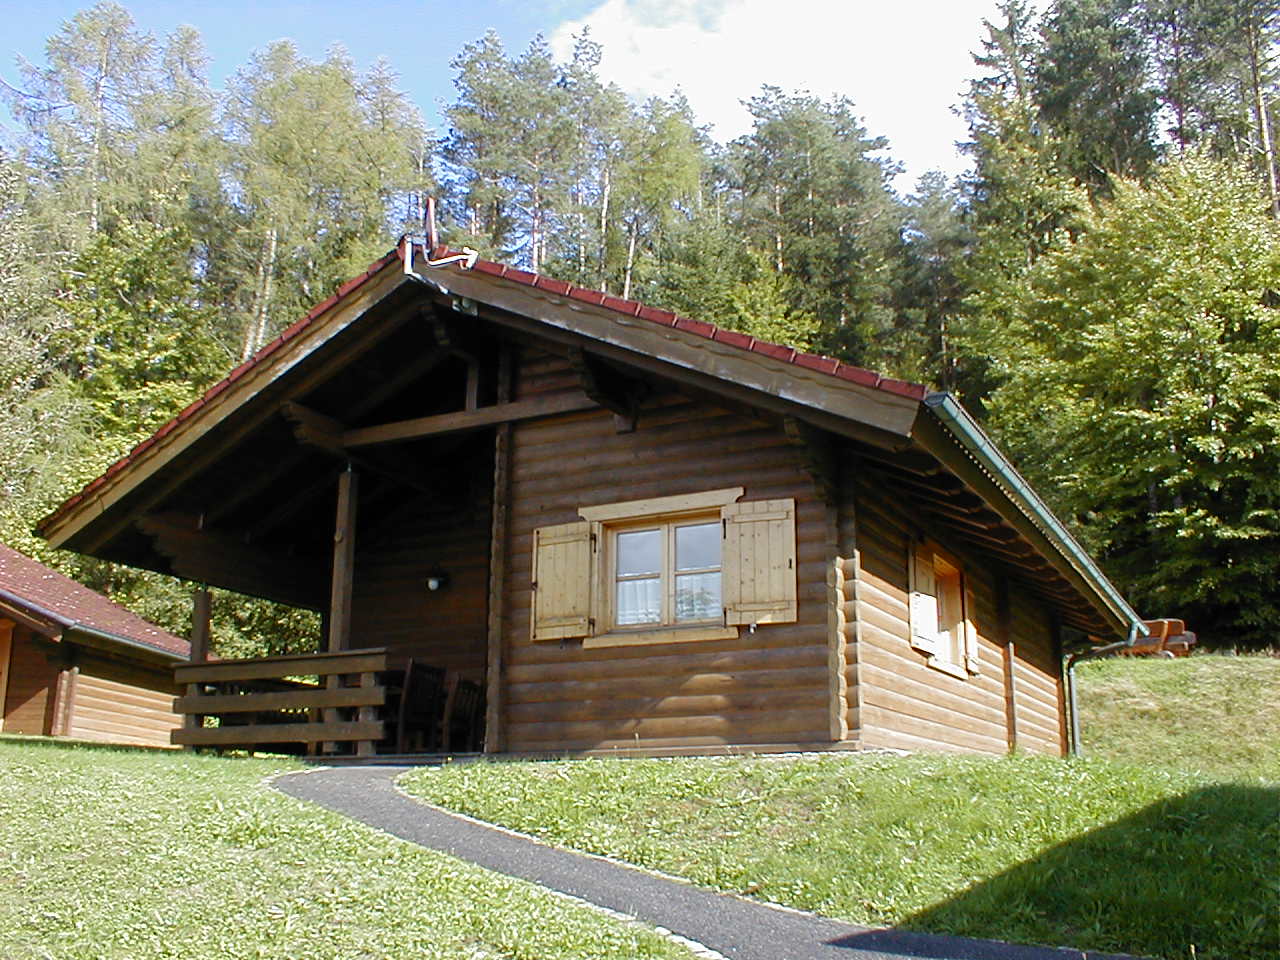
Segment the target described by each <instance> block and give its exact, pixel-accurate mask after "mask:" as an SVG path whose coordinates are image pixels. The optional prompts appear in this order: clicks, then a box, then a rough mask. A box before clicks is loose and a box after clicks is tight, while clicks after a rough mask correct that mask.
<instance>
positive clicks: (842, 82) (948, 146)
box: [0, 0, 995, 192]
mask: <svg viewBox="0 0 1280 960" xmlns="http://www.w3.org/2000/svg"><path fill="white" fill-rule="evenodd" d="M88 5H89V4H76V3H64V2H61V0H44V2H28V3H15V2H13V0H0V15H2V16H3V23H4V25H5V30H4V38H3V40H0V76H2V77H3V78H4V79H5V80H7V81H9V82H11V83H13V82H16V81H17V79H18V71H17V69H16V67H15V65H14V62H15V58H16V57H17V56H18V55H23V56H25V57H27V58H28V59H30V60H33V61H39V60H41V59H42V58H43V53H44V42H45V40H46V38H47V37H48V36H50V35H51V34H53V33H56V32H57V31H58V29H59V28H60V26H61V24H62V22H63V21H64V20H66V19H68V18H69V17H71V16H72V15H73V14H74V13H75V12H76V11H77V10H79V9H83V8H84V7H85V6H88ZM124 6H125V7H127V9H128V10H129V11H130V13H131V14H132V15H133V17H134V20H135V21H136V22H137V23H138V25H139V26H140V27H141V28H142V29H143V30H147V31H150V32H152V33H153V34H156V35H157V36H163V35H164V34H167V33H168V32H170V31H171V30H173V29H174V28H175V27H176V26H178V25H179V24H183V23H189V24H191V25H192V26H194V27H195V28H196V29H197V30H199V32H200V34H201V36H202V37H203V38H204V41H205V44H206V46H207V48H208V51H209V54H210V56H211V57H212V64H211V70H210V73H211V78H212V80H213V82H214V84H215V86H220V85H221V83H222V81H223V80H224V79H225V78H226V77H227V76H228V75H229V74H231V73H233V72H234V71H235V70H236V69H237V68H238V67H239V66H240V65H242V64H243V63H245V62H246V61H247V60H248V58H249V55H250V53H251V52H252V51H253V50H255V49H258V48H260V47H262V46H265V45H266V44H268V43H270V42H271V41H273V40H277V39H281V38H284V37H288V38H291V39H293V40H294V41H295V42H296V43H297V44H298V46H299V48H300V49H301V50H302V52H303V53H304V54H306V55H307V56H310V57H313V58H314V57H320V56H323V54H324V53H325V51H326V50H328V49H329V47H330V46H332V45H333V44H334V43H339V42H340V43H341V44H343V45H344V46H345V47H346V49H347V51H348V52H349V53H350V54H351V56H352V58H353V59H354V60H355V62H356V64H357V65H358V66H359V67H360V68H362V69H363V68H366V67H367V66H368V65H369V64H370V63H372V62H373V61H374V59H376V58H377V57H378V56H384V57H386V59H387V60H388V61H389V62H390V64H391V66H392V67H393V68H394V69H395V70H396V71H397V72H398V73H399V74H400V76H401V80H402V84H403V86H404V88H405V89H406V90H407V91H408V92H409V94H410V95H411V96H412V97H413V99H414V100H415V102H416V103H417V104H418V105H419V106H420V107H421V108H422V110H423V113H424V115H425V116H426V118H427V121H428V122H429V123H430V124H432V125H433V126H434V127H436V128H437V129H438V128H439V125H440V115H439V105H440V104H441V103H442V102H445V103H447V102H448V101H449V100H450V99H451V98H452V94H453V87H452V78H453V73H452V71H451V70H450V68H449V61H450V60H451V59H453V57H454V56H455V55H456V54H457V53H458V51H459V50H461V48H462V46H463V45H464V44H465V43H468V42H470V41H472V40H475V39H476V38H478V37H479V36H481V35H482V34H483V33H484V32H485V31H486V30H487V29H489V28H494V29H496V30H497V31H498V32H499V34H500V35H501V37H502V39H503V42H504V43H505V44H506V45H507V48H508V49H509V50H519V49H521V48H523V47H524V46H525V45H526V44H527V43H528V42H529V40H530V39H531V38H532V37H533V36H534V35H535V34H537V33H542V34H543V35H544V36H546V37H547V38H548V39H549V40H550V41H551V43H552V46H553V49H555V50H556V51H557V52H558V53H560V54H561V55H567V53H568V51H569V49H570V43H571V36H572V35H573V34H574V33H576V32H578V30H580V29H581V27H582V26H583V25H590V27H591V30H592V34H593V36H594V37H595V38H596V39H597V40H599V41H601V42H603V44H604V47H605V59H604V62H603V64H602V68H601V72H602V73H603V74H604V75H605V76H606V77H607V78H609V79H613V80H616V81H617V82H618V83H619V84H620V85H621V86H622V87H623V88H624V89H626V90H627V91H628V92H630V93H632V94H633V95H635V96H644V95H648V94H659V95H666V94H669V93H670V92H671V91H672V90H673V89H674V88H675V87H677V86H678V87H680V88H681V89H682V90H683V91H684V92H685V94H686V95H687V96H688V97H689V100H690V102H691V103H692V105H693V107H694V110H695V112H696V113H697V115H698V118H699V120H700V121H702V122H704V123H709V124H711V125H712V127H713V133H714V134H715V135H716V137H717V139H721V140H724V139H729V138H732V137H734V136H737V135H739V134H741V133H742V132H744V130H745V129H746V126H747V116H746V113H745V111H744V110H743V109H742V107H741V104H740V101H742V100H744V99H746V98H748V97H750V96H752V95H753V94H755V93H756V92H757V91H758V90H759V88H760V85H761V84H764V83H770V84H775V85H777V86H781V87H782V88H783V89H785V90H788V91H790V90H798V89H805V90H809V91H811V92H813V93H815V94H817V95H820V96H824V97H825V96H830V95H832V94H835V93H840V94H843V95H845V96H848V97H849V98H850V99H851V100H852V101H853V102H854V105H855V109H856V110H857V111H858V112H859V113H860V114H861V115H863V117H864V118H865V121H866V124H867V127H868V129H869V130H870V132H871V133H872V134H876V135H881V136H887V137H888V138H889V140H890V145H891V146H890V151H889V152H890V155H891V156H892V157H893V158H894V159H896V160H899V161H901V162H903V163H905V164H906V166H907V168H908V169H907V172H906V174H904V175H903V176H902V177H900V178H899V179H898V181H897V186H898V189H899V190H900V191H903V192H909V191H910V189H911V187H912V185H913V183H914V181H915V179H916V178H917V177H918V176H919V175H920V174H921V173H923V172H924V171H925V170H928V169H931V168H939V169H942V170H944V171H945V172H947V173H951V174H954V173H957V172H959V171H960V170H962V169H963V168H964V166H965V161H964V160H963V158H962V157H961V156H960V155H959V154H958V153H957V152H956V151H955V149H954V141H956V140H957V139H961V138H963V136H964V133H965V131H964V127H963V125H962V124H961V123H960V122H959V120H958V119H957V118H955V117H954V116H953V115H952V113H951V107H952V106H953V105H954V104H956V103H958V102H959V100H960V96H961V92H962V90H963V88H964V83H965V80H966V79H967V78H968V77H969V76H970V75H972V73H973V67H972V62H971V60H970V58H969V52H970V51H971V50H973V49H975V48H976V47H977V45H978V42H979V39H980V37H981V36H982V33H983V31H982V24H981V21H982V18H983V17H994V16H995V0H898V2H897V3H885V2H884V0H781V2H780V0H470V2H457V0H455V2H451V3H445V2H441V0H426V2H421V0H420V2H404V0H385V2H381V3H376V4H370V5H367V6H361V5H358V4H355V3H351V2H343V3H337V2H322V3H301V2H291V3H284V2H279V0H257V2H246V0H222V2H218V3H210V2H202V0H192V2H187V3H181V4H176V3H164V2H157V0H134V2H125V3H124Z"/></svg>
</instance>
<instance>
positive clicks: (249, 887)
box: [0, 740, 691, 960]
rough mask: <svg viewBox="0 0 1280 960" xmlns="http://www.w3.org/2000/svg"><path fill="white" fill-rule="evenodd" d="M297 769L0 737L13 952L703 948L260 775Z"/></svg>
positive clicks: (466, 954)
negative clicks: (371, 823)
mask: <svg viewBox="0 0 1280 960" xmlns="http://www.w3.org/2000/svg"><path fill="white" fill-rule="evenodd" d="M292 769H296V766H295V765H293V764H291V763H289V762H287V761H264V760H243V759H242V760H236V759H219V758H215V757H200V756H192V755H188V754H171V753H159V752H142V751H114V750H108V749H94V748H83V747H82V748H75V747H68V746H55V745H51V744H47V743H38V742H35V743H22V742H18V741H14V740H0V835H2V836H3V838H4V842H3V844H0V956H3V957H4V960H27V958H33V960H34V958H42V960H43V958H52V957H56V958H58V960H75V958H94V960H99V958H118V960H125V958H128V960H149V958H165V960H177V958H200V960H206V958H213V957H235V958H240V957H256V958H281V960H286V958H287V960H311V958H335V960H337V958H341V960H365V958H368V960H373V958H384V957H390V958H397V960H398V958H409V957H412V958H414V960H417V958H445V957H447V958H451V960H453V958H470V960H481V958H492V957H502V958H560V957H582V958H586V957H591V958H598V957H667V958H675V957H683V958H687V957H690V956H691V954H689V953H688V952H687V951H685V950H684V949H683V948H680V947H677V946H676V945H674V944H672V943H670V942H668V941H666V940H663V939H661V938H659V937H658V936H657V935H656V934H653V933H651V932H649V931H647V930H644V929H642V928H640V927H638V926H633V925H627V924H623V923H619V922H616V921H614V920H611V919H609V918H607V917H604V916H601V915H600V914H597V913H595V912H594V911H591V910H589V909H587V908H585V907H582V906H578V905H575V904H573V903H570V902H568V901H566V900H563V899H561V898H558V897H556V896H554V895H552V894H550V893H547V892H545V891H542V890H540V889H538V888H536V887H534V886H532V885H530V884H527V883H524V882H521V881H517V880H508V879H505V878H502V877H499V876H496V875H494V874H490V873H486V872H485V871H482V870H480V869H478V868H474V867H470V866H468V865H465V864H463V863H461V862H459V861H457V860H454V859H452V858H450V857H447V856H444V855H442V854H436V853H433V852H430V851H425V850H421V849H418V848H416V847H413V846H411V845H409V844H406V843H403V842H400V841H398V840H395V839H393V838H391V837H388V836H385V835H383V834H380V833H378V832H376V831H374V830H371V829H369V828H367V827H365V826H362V825H360V824H356V823H353V822H351V821H349V820H346V819H345V818H343V817H340V816H338V815H336V814H330V813H327V812H325V811H322V810H319V809H317V808H314V807H311V806H309V805H306V804H304V803H302V802H300V801H296V800H293V799H291V798H289V797H286V796H283V795H282V794H279V793H277V792H276V791H274V790H271V789H270V788H269V787H268V786H266V785H265V784H264V778H266V777H268V776H270V775H272V774H276V773H281V772H284V771H288V770H292Z"/></svg>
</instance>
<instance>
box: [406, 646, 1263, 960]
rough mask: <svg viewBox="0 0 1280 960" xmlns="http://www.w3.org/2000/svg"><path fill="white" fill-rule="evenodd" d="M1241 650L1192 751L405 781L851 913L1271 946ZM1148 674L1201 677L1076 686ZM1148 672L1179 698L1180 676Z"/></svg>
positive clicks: (447, 775)
mask: <svg viewBox="0 0 1280 960" xmlns="http://www.w3.org/2000/svg"><path fill="white" fill-rule="evenodd" d="M1205 659H1206V660H1207V659H1208V658H1205ZM1185 663H1190V664H1191V668H1190V669H1189V670H1186V668H1184V667H1183V666H1182V665H1183V664H1185ZM1241 663H1250V664H1253V665H1254V667H1253V672H1252V673H1250V668H1249V667H1247V666H1246V667H1245V668H1243V670H1242V671H1241V672H1231V673H1229V674H1228V676H1227V678H1226V679H1225V680H1221V681H1220V679H1219V678H1214V679H1213V680H1212V681H1205V682H1212V684H1213V685H1214V688H1215V689H1217V688H1218V687H1231V688H1232V690H1233V692H1232V693H1231V694H1230V696H1231V697H1232V698H1234V697H1235V696H1236V695H1237V694H1239V696H1240V698H1241V699H1240V701H1239V702H1238V703H1237V702H1236V701H1235V700H1234V699H1229V700H1228V701H1227V702H1229V703H1232V704H1235V706H1233V707H1232V708H1231V709H1233V710H1235V709H1236V708H1237V707H1238V709H1239V713H1240V714H1243V715H1237V716H1235V717H1225V718H1219V717H1218V716H1217V713H1216V712H1215V711H1212V710H1208V711H1206V713H1207V714H1209V715H1210V716H1212V717H1213V718H1214V724H1215V725H1214V728H1213V729H1214V730H1215V731H1217V732H1216V733H1214V734H1213V735H1212V736H1210V735H1208V734H1205V733H1204V732H1203V731H1196V732H1194V733H1190V734H1188V735H1187V737H1190V739H1191V740H1193V741H1194V746H1192V747H1189V748H1188V749H1187V750H1186V751H1185V753H1184V752H1182V751H1180V750H1179V749H1178V746H1177V745H1178V744H1180V743H1181V742H1182V741H1183V740H1184V739H1186V737H1179V736H1177V735H1175V734H1170V735H1169V739H1168V740H1157V741H1154V742H1152V748H1151V749H1150V750H1148V751H1146V752H1145V753H1143V754H1142V759H1143V762H1141V763H1137V762H1122V761H1119V760H1111V759H1108V758H1106V757H1102V756H1093V757H1088V758H1085V759H1083V760H1079V761H1062V760H1058V759H1055V758H1041V757H1025V756H1023V757H999V758H980V757H958V756H923V755H921V756H912V757H896V756H888V755H882V754H879V755H878V754H865V755H856V754H855V755H829V756H808V757H791V758H769V757H759V758H751V757H735V758H718V759H710V758H707V759H695V758H682V759H668V760H651V761H637V760H608V759H601V760H579V761H564V762H555V763H500V764H471V765H464V764H460V765H455V766H451V767H445V768H441V769H434V770H433V769H424V770H421V771H415V772H414V773H412V774H410V775H409V776H408V777H407V778H405V780H404V785H405V786H406V787H407V788H408V789H409V790H410V791H411V792H413V793H415V794H416V795H418V796H421V797H423V798H425V799H427V800H430V801H432V802H436V803H439V804H441V805H442V806H446V807H449V808H451V809H456V810H461V811H463V812H466V813H469V814H471V815H473V816H476V817H479V818H481V819H485V820H490V821H494V822H497V823H501V824H504V825H506V826H509V827H513V828H515V829H518V830H522V831H525V832H528V833H531V834H534V835H537V836H540V837H543V838H546V839H548V840H551V841H554V842H556V843H560V844H562V845H565V846H570V847H575V848H577V849H581V850H587V851H591V852H594V853H601V854H607V855H610V856H614V857H618V858H620V859H623V860H626V861H629V862H632V863H637V864H641V865H644V866H648V867H653V868H655V869H659V870H663V871H666V872H669V873H674V874H679V875H681V876H685V877H688V878H689V879H691V880H693V881H695V882H697V883H701V884H704V885H706V886H710V887H714V888H717V889H722V890H729V891H736V892H741V893H746V894H749V895H753V896H759V897H762V898H766V899H768V900H772V901H775V902H779V903H785V904H789V905H792V906H795V907H800V908H803V909H808V910H814V911H816V912H818V913H822V914H826V915H828V916H834V917H842V918H846V919H849V920H852V921H854V922H858V923H865V924H872V925H880V924H893V925H901V926H904V927H908V928H914V929H922V930H928V931H931V932H936V933H957V934H963V935H968V936H978V937H992V938H997V939H1004V940H1012V941H1020V942H1030V943H1045V944H1055V945H1069V946H1073V947H1078V948H1081V949H1096V950H1112V951H1120V952H1130V953H1135V954H1140V955H1147V956H1157V957H1163V958H1168V960H1174V958H1190V957H1192V956H1193V954H1192V950H1191V948H1192V946H1193V945H1194V947H1195V953H1194V956H1196V957H1199V958H1201V960H1246V958H1263V957H1276V956H1280V790H1278V789H1277V785H1278V784H1280V764H1277V763H1276V762H1275V736H1276V735H1275V730H1276V726H1275V724H1274V722H1273V723H1272V725H1271V726H1270V727H1269V728H1267V727H1266V726H1265V725H1263V721H1261V720H1259V719H1258V717H1257V716H1255V715H1256V714H1262V715H1264V716H1265V715H1267V712H1268V711H1272V710H1274V709H1275V698H1274V696H1272V697H1270V698H1269V699H1267V698H1264V695H1263V690H1264V689H1266V685H1267V684H1268V683H1270V682H1271V681H1270V679H1268V678H1271V677H1274V676H1276V675H1275V674H1273V673H1271V672H1270V671H1271V670H1273V669H1274V666H1275V664H1273V662H1271V661H1264V660H1260V659H1256V658H1255V659H1252V660H1249V661H1245V660H1225V659H1223V658H1213V660H1212V662H1211V664H1210V668H1209V670H1208V672H1210V673H1212V672H1213V670H1212V667H1213V666H1214V665H1216V664H1225V665H1226V666H1225V667H1222V668H1220V669H1223V670H1226V671H1234V670H1236V669H1237V667H1238V665H1239V664H1241ZM1155 666H1163V667H1166V668H1169V667H1173V668H1174V669H1175V670H1177V669H1179V668H1181V669H1184V670H1186V675H1187V676H1188V677H1193V676H1196V677H1198V676H1199V673H1198V671H1200V670H1202V669H1205V668H1202V667H1200V666H1199V665H1198V661H1196V660H1191V661H1178V662H1177V663H1176V664H1171V663H1169V662H1168V661H1165V662H1163V663H1162V664H1152V663H1149V662H1148V663H1129V662H1124V663H1119V664H1115V665H1114V666H1113V662H1108V663H1105V664H1101V665H1099V667H1098V668H1091V669H1090V671H1089V672H1088V674H1086V675H1085V677H1084V678H1083V679H1082V684H1087V685H1091V686H1098V685H1100V683H1101V681H1103V680H1106V681H1107V682H1117V683H1118V682H1126V683H1127V682H1129V681H1127V680H1124V679H1123V678H1125V677H1127V676H1130V675H1131V674H1133V673H1135V672H1136V673H1142V671H1143V670H1144V669H1147V668H1152V667H1155ZM1245 673H1249V679H1248V680H1246V679H1244V674H1245ZM1153 676H1155V677H1156V679H1155V680H1154V681H1152V682H1153V683H1154V685H1155V686H1156V687H1158V688H1163V687H1164V686H1165V685H1166V684H1167V685H1170V686H1171V687H1172V688H1174V693H1172V694H1169V696H1172V697H1173V698H1174V699H1177V700H1181V699H1182V696H1183V693H1182V690H1183V688H1182V687H1181V686H1180V681H1178V680H1177V679H1176V674H1175V673H1173V672H1166V673H1161V674H1153ZM1258 676H1261V678H1262V679H1261V680H1258ZM1255 681H1257V682H1255ZM1134 682H1135V683H1137V684H1138V686H1139V687H1140V688H1141V689H1144V690H1145V689H1147V687H1146V686H1144V685H1143V682H1142V681H1141V679H1139V680H1137V681H1134ZM1188 683H1193V684H1194V685H1195V686H1196V688H1197V689H1202V688H1203V687H1202V686H1201V685H1200V684H1201V681H1200V680H1191V679H1189V680H1188ZM1241 691H1252V693H1247V692H1241ZM1149 695H1150V696H1151V697H1152V698H1154V699H1156V700H1163V698H1164V697H1165V694H1163V693H1161V692H1159V690H1157V691H1156V692H1154V693H1150V694H1149ZM1099 699H1100V700H1102V701H1106V702H1108V704H1109V703H1110V699H1111V698H1110V697H1108V696H1102V697H1100V698H1099ZM1107 709H1108V710H1110V706H1108V708H1107ZM1223 712H1225V710H1224V711H1223ZM1117 713H1118V717H1116V718H1113V720H1108V719H1107V718H1106V717H1105V716H1103V717H1099V716H1097V715H1095V716H1092V717H1086V718H1085V721H1084V723H1085V730H1086V731H1090V732H1091V735H1092V736H1094V737H1096V738H1098V739H1097V740H1096V741H1095V743H1096V744H1097V745H1096V747H1095V751H1094V752H1095V753H1099V754H1100V753H1103V752H1106V751H1104V749H1103V747H1102V746H1101V744H1102V743H1107V744H1114V742H1115V740H1114V738H1113V737H1111V736H1109V735H1108V732H1107V731H1108V725H1109V724H1110V723H1113V722H1119V718H1126V720H1125V722H1126V723H1127V722H1128V721H1127V718H1128V716H1129V711H1125V710H1124V709H1123V708H1122V707H1120V708H1117ZM1123 729H1124V730H1125V731H1126V736H1127V737H1129V738H1132V736H1133V733H1132V731H1131V730H1130V728H1129V727H1128V726H1124V727H1123ZM1231 729H1237V730H1240V731H1252V733H1250V734H1249V735H1247V736H1245V735H1243V734H1242V736H1243V738H1244V739H1248V740H1249V741H1250V742H1251V745H1240V744H1237V743H1232V745H1231V749H1230V750H1223V751H1221V753H1215V751H1214V750H1213V748H1212V745H1211V743H1212V739H1213V737H1224V736H1227V735H1228V732H1229V731H1230V730H1231ZM1116 749H1119V748H1116ZM1124 749H1125V750H1129V749H1130V748H1129V747H1125V748H1124Z"/></svg>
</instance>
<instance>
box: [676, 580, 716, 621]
mask: <svg viewBox="0 0 1280 960" xmlns="http://www.w3.org/2000/svg"><path fill="white" fill-rule="evenodd" d="M723 612H724V607H723V605H722V604H721V602H720V574H719V573H718V572H717V573H684V574H681V575H680V576H678V577H676V620H718V619H719V618H720V616H721V614H722V613H723Z"/></svg>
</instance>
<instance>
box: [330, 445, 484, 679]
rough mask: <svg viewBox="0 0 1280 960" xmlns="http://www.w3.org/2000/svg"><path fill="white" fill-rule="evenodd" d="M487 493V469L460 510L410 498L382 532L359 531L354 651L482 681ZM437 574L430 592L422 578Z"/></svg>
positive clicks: (385, 523) (382, 526)
mask: <svg viewBox="0 0 1280 960" xmlns="http://www.w3.org/2000/svg"><path fill="white" fill-rule="evenodd" d="M491 486H492V478H491V477H490V476H488V470H486V476H485V478H484V479H483V480H477V481H476V487H475V496H474V497H473V498H472V502H471V503H470V504H469V505H467V506H466V507H465V508H464V509H462V510H458V511H442V510H441V509H439V507H438V505H432V504H425V503H423V502H422V497H421V496H420V495H418V494H414V495H412V496H410V497H407V498H406V502H405V505H404V507H403V508H402V509H401V510H400V511H398V513H397V514H396V515H395V516H393V517H391V518H390V519H389V520H385V521H382V522H380V523H379V526H378V531H382V532H381V533H379V532H378V531H366V530H364V529H360V530H358V532H357V535H356V564H355V570H356V573H355V584H354V597H353V600H352V633H351V646H352V647H386V648H387V649H388V652H389V653H390V655H391V659H392V661H393V662H397V661H403V660H405V659H407V658H408V657H414V658H416V659H418V660H420V661H423V662H425V663H427V664H430V665H431V666H437V667H444V668H445V669H447V670H456V671H458V672H459V673H460V674H461V675H462V676H464V677H466V678H467V679H468V680H473V681H475V682H476V683H482V682H483V681H484V675H485V654H486V647H485V640H486V610H487V609H488V596H487V592H488V578H489V526H490V520H491V518H490V510H491V507H490V496H489V490H490V487H491ZM366 536H369V537H376V538H377V539H376V540H374V542H372V543H370V542H368V541H367V540H362V537H366ZM437 572H443V573H446V574H447V575H448V577H449V583H448V585H447V586H446V587H445V588H444V589H442V590H438V591H435V592H432V591H429V590H428V589H427V585H426V582H427V576H428V575H429V574H431V573H437Z"/></svg>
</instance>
